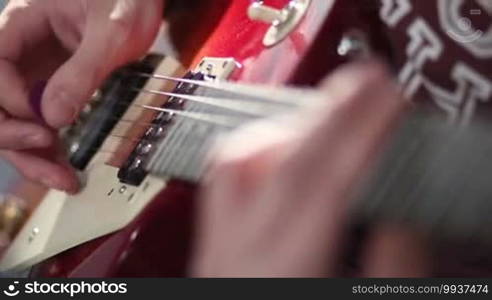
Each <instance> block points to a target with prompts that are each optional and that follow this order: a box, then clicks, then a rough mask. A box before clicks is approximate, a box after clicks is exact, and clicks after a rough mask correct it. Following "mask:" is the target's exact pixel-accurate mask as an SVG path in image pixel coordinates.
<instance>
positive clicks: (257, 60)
mask: <svg viewBox="0 0 492 300" xmlns="http://www.w3.org/2000/svg"><path fill="white" fill-rule="evenodd" d="M207 2H208V3H213V5H218V6H220V7H215V8H214V7H212V8H210V11H213V12H214V13H213V15H214V18H207V19H206V20H203V19H200V20H197V22H196V24H199V23H200V22H205V23H209V27H210V26H211V25H210V24H213V27H214V29H213V30H211V31H209V32H207V33H205V32H204V31H203V30H200V32H198V33H197V34H199V35H200V37H197V36H194V34H193V33H194V31H193V30H188V32H187V33H184V32H181V33H180V34H179V36H181V37H182V38H181V41H180V44H181V46H180V47H179V48H180V49H184V50H185V51H184V52H185V53H184V54H182V57H185V59H184V61H185V64H188V63H189V65H186V67H187V68H192V67H193V66H195V65H196V64H198V63H199V62H200V61H201V59H202V58H203V57H221V58H223V57H229V58H234V60H235V61H236V62H238V63H239V64H240V67H239V68H237V69H236V70H235V71H234V73H232V75H231V76H230V77H229V80H231V81H238V82H250V83H261V84H269V85H285V84H297V85H314V84H316V83H317V82H319V81H320V80H321V79H322V78H323V77H324V76H325V75H326V74H327V73H329V72H330V71H332V70H333V69H334V68H335V67H337V66H338V65H340V64H342V63H344V62H346V61H347V58H346V57H343V56H340V55H339V54H338V53H337V47H338V45H339V43H340V40H341V39H342V36H343V34H344V33H345V32H347V31H348V30H352V29H354V28H359V30H361V31H363V29H369V30H372V29H374V28H377V26H378V24H377V21H376V20H377V15H374V17H375V18H374V21H373V20H371V18H370V17H367V18H366V15H365V13H362V14H361V15H357V14H358V12H357V11H356V10H354V9H352V8H351V7H355V4H356V3H352V2H354V1H346V0H344V1H331V0H328V1H327V0H312V2H311V5H310V7H309V9H308V11H307V13H306V15H305V16H304V18H303V20H302V21H301V23H300V24H299V25H298V26H297V27H296V28H295V29H294V30H293V31H292V32H291V33H290V34H289V35H288V36H287V38H285V39H284V40H283V41H281V42H280V43H278V44H276V45H274V46H271V47H266V46H264V45H263V42H262V41H263V37H264V35H265V32H266V31H267V29H268V27H269V25H268V24H264V23H260V22H258V21H252V20H251V19H249V18H248V16H247V11H248V7H249V5H250V4H251V2H250V1H249V0H237V1H225V2H229V3H227V5H225V4H224V3H225V2H224V1H207ZM265 2H266V3H267V4H268V5H271V6H275V7H279V8H281V7H284V6H285V5H286V4H287V2H288V1H286V0H270V1H265ZM355 2H357V1H355ZM207 6H210V4H207ZM217 12H222V13H220V14H219V13H217ZM367 15H370V14H367ZM347 20H350V24H349V23H348V21H347ZM188 25H189V24H188ZM191 27H192V28H193V26H191ZM198 27H200V28H203V26H197V28H198ZM205 36H206V37H205ZM373 36H377V35H373ZM183 37H184V38H183ZM194 40H195V41H199V40H202V41H204V42H203V44H199V45H197V44H193V41H194ZM371 42H373V41H371ZM376 42H378V44H381V43H379V41H374V44H376ZM191 45H193V46H191ZM186 49H193V51H189V50H188V51H186ZM195 50H198V51H195ZM376 51H378V50H377V49H376ZM101 180H104V179H103V178H101ZM195 194H196V187H195V186H193V185H192V184H188V183H186V182H181V181H173V180H171V181H169V182H168V183H167V185H166V187H165V188H164V189H163V190H162V191H161V192H160V193H159V194H158V196H157V197H155V198H154V199H153V200H152V201H150V202H149V204H147V205H146V206H145V208H144V209H143V210H142V211H141V212H140V213H139V214H138V215H137V217H136V218H134V219H133V220H132V221H131V222H130V223H129V224H128V225H127V226H125V227H124V228H123V229H120V230H118V231H116V232H113V233H111V234H106V235H104V236H101V237H99V238H97V239H94V240H91V241H89V242H86V243H83V244H81V245H79V246H77V247H74V248H71V249H69V250H66V251H64V252H63V253H60V254H58V255H56V256H54V257H51V258H49V259H48V260H46V261H44V262H42V263H41V264H38V265H37V266H36V267H34V268H33V270H32V272H31V276H34V277H166V276H173V277H174V276H184V275H186V269H187V261H188V258H189V255H190V247H191V240H192V237H193V232H192V228H193V214H194V209H193V207H194V201H195V200H194V198H195ZM68 201H70V200H68ZM101 201H104V199H101ZM104 221H105V220H104V219H94V220H87V222H104Z"/></svg>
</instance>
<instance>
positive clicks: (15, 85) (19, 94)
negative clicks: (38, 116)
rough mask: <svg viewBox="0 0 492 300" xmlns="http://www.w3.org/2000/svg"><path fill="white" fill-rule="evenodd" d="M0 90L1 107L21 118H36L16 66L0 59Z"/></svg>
mask: <svg viewBox="0 0 492 300" xmlns="http://www.w3.org/2000/svg"><path fill="white" fill-rule="evenodd" d="M0 90H1V91H2V93H1V95H0V107H2V108H3V109H5V110H6V111H8V112H9V114H11V115H13V116H16V117H19V118H32V117H34V112H33V110H32V109H31V106H30V104H29V100H28V92H27V87H26V85H25V82H24V79H23V78H22V77H21V76H20V74H19V73H18V71H17V69H16V68H15V67H14V65H13V64H12V63H10V62H9V61H7V60H4V59H0Z"/></svg>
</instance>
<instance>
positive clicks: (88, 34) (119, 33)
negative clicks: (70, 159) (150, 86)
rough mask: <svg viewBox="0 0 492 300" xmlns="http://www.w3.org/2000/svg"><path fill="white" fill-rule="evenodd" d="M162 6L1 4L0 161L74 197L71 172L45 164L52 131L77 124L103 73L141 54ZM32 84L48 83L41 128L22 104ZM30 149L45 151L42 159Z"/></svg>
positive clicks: (124, 1)
mask: <svg viewBox="0 0 492 300" xmlns="http://www.w3.org/2000/svg"><path fill="white" fill-rule="evenodd" d="M162 5H163V0H146V1H141V0H104V1H98V0H97V1H96V0H92V1H91V0H71V1H67V0H11V1H9V3H8V5H7V7H6V8H5V10H4V11H3V12H2V14H1V15H0V90H1V91H2V94H1V95H0V154H1V155H2V156H3V157H5V158H7V159H8V160H10V161H11V162H12V163H13V164H14V165H15V166H16V167H17V168H18V169H19V170H20V171H21V172H22V173H23V175H25V176H26V177H27V178H29V179H31V180H34V181H39V182H42V183H44V184H45V185H47V186H49V187H51V188H55V189H61V190H66V191H74V190H76V189H77V182H76V180H75V177H74V175H73V172H72V171H71V170H70V169H69V168H68V167H66V166H64V164H63V163H60V162H56V161H53V160H50V159H49V158H52V157H53V152H54V151H53V149H55V148H56V145H55V143H56V138H55V129H59V128H61V127H64V126H66V125H69V124H71V123H72V122H73V121H74V120H75V119H76V118H77V115H78V113H79V111H80V110H81V108H82V107H83V106H84V104H85V102H86V101H88V99H90V95H91V94H92V93H93V92H94V90H95V89H96V88H97V87H99V86H100V85H101V83H102V81H103V80H104V79H105V78H106V77H107V76H108V74H109V73H110V72H112V71H113V70H114V69H115V68H117V67H118V66H121V65H122V64H125V63H127V62H129V61H131V60H134V59H137V58H138V57H140V56H141V55H143V54H144V53H145V52H146V50H147V49H148V47H150V45H151V43H152V42H153V40H154V38H155V35H156V34H157V31H158V28H159V25H160V20H161V17H162ZM40 80H47V81H48V84H47V87H46V90H45V92H44V94H43V97H42V103H41V113H42V117H43V119H44V121H45V122H46V124H45V123H44V122H42V121H41V120H40V117H39V116H36V113H35V112H34V111H33V109H32V105H31V104H30V103H29V91H30V90H31V89H32V88H33V86H34V85H35V84H36V83H37V82H39V81H40ZM50 147H51V148H50ZM29 149H36V150H35V151H26V150H29ZM37 149H48V150H44V152H47V155H43V154H41V153H42V152H43V151H39V150H37ZM50 149H51V150H50Z"/></svg>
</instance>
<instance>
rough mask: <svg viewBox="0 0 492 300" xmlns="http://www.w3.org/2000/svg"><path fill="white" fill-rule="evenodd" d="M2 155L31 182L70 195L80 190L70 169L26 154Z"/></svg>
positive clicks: (4, 153) (12, 152)
mask: <svg viewBox="0 0 492 300" xmlns="http://www.w3.org/2000/svg"><path fill="white" fill-rule="evenodd" d="M0 155H2V156H3V157H4V158H5V159H7V160H8V161H9V162H10V163H12V165H13V166H14V167H15V168H17V169H18V170H19V172H20V173H21V174H22V175H23V176H24V177H26V178H27V179H29V180H32V181H34V182H39V183H41V184H44V185H46V186H47V187H49V188H52V189H57V190H62V191H66V192H69V193H74V192H76V191H77V190H78V187H79V186H78V182H77V177H76V175H75V173H74V171H73V170H71V169H70V168H67V167H65V166H63V165H61V164H57V163H54V162H51V161H48V160H45V159H43V158H40V157H37V156H35V155H32V154H30V153H26V152H20V151H15V152H14V151H5V150H2V151H0Z"/></svg>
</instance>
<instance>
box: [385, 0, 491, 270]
mask: <svg viewBox="0 0 492 300" xmlns="http://www.w3.org/2000/svg"><path fill="white" fill-rule="evenodd" d="M381 3H382V5H381V11H380V17H381V19H382V21H383V23H384V24H385V25H384V26H385V31H386V32H387V33H388V35H389V39H390V42H391V45H392V48H393V49H392V50H393V58H394V60H395V62H396V64H397V69H398V79H399V81H400V83H401V85H402V87H403V90H404V92H405V94H406V96H407V97H409V98H412V99H413V100H414V101H416V102H417V103H420V105H423V106H426V107H429V108H431V109H432V110H435V111H437V112H438V113H440V114H441V115H442V116H443V118H445V119H448V120H450V121H452V122H455V123H458V124H461V125H466V124H467V123H468V122H469V121H470V120H472V119H473V118H475V117H477V116H483V117H486V118H490V117H491V114H492V22H491V16H492V1H490V0H381ZM463 200H464V201H466V199H463ZM490 253H492V252H491V251H490V245H483V244H478V243H476V242H474V241H465V242H461V243H454V242H453V243H452V242H448V243H443V244H441V245H437V246H436V248H435V257H436V260H435V261H434V264H435V265H434V270H435V271H436V274H435V275H437V276H490V275H491V274H492V255H490Z"/></svg>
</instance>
